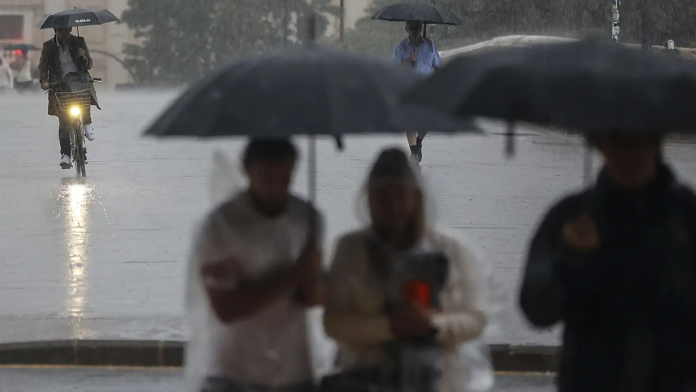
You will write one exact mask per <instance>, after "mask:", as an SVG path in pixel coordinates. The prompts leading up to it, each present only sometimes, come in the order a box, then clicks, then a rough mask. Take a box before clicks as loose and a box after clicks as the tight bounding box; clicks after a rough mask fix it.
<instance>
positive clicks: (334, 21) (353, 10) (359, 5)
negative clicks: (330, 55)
mask: <svg viewBox="0 0 696 392" xmlns="http://www.w3.org/2000/svg"><path fill="white" fill-rule="evenodd" d="M373 1H374V0H343V8H344V11H343V12H344V23H345V29H346V30H350V29H353V28H355V24H356V23H357V21H358V19H360V18H363V17H365V16H367V14H368V10H369V9H370V6H371V5H372V2H373ZM332 3H333V5H335V6H336V7H338V6H339V5H340V4H341V0H332ZM329 22H330V25H329V29H328V34H329V35H330V36H331V37H333V38H338V36H339V35H340V31H341V30H340V29H341V24H340V18H337V17H336V18H331V20H330V21H329Z"/></svg>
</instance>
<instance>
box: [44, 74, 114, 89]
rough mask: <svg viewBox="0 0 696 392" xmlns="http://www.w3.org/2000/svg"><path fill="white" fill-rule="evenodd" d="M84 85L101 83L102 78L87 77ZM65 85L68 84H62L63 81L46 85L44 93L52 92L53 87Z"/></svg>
mask: <svg viewBox="0 0 696 392" xmlns="http://www.w3.org/2000/svg"><path fill="white" fill-rule="evenodd" d="M84 83H90V84H94V83H102V78H93V77H89V78H88V79H86V81H85V82H84ZM66 84H69V83H65V82H63V81H60V82H50V83H49V84H48V90H46V92H51V91H53V89H54V88H55V87H58V86H63V85H66Z"/></svg>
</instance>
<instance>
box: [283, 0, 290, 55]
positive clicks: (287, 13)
mask: <svg viewBox="0 0 696 392" xmlns="http://www.w3.org/2000/svg"><path fill="white" fill-rule="evenodd" d="M288 1H290V0H283V5H284V6H285V9H284V10H283V47H284V48H287V47H288V34H289V29H290V6H289V5H288Z"/></svg>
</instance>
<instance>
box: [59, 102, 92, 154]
mask: <svg viewBox="0 0 696 392" xmlns="http://www.w3.org/2000/svg"><path fill="white" fill-rule="evenodd" d="M74 121H75V119H74V118H72V117H71V116H70V113H67V112H63V111H61V112H60V116H59V117H58V141H59V142H60V153H61V155H67V156H70V129H71V128H72V126H73V123H74ZM82 123H83V124H91V123H92V117H91V115H90V111H89V110H87V111H85V112H84V113H82ZM80 132H83V131H82V130H80Z"/></svg>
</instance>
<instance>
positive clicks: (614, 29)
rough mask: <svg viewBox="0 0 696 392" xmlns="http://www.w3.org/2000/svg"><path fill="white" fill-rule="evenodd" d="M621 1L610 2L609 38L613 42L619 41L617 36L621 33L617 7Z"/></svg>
mask: <svg viewBox="0 0 696 392" xmlns="http://www.w3.org/2000/svg"><path fill="white" fill-rule="evenodd" d="M620 6H621V2H620V1H619V0H613V1H612V4H611V40H612V41H613V42H619V36H620V35H621V27H620V26H619V18H620V15H619V7H620Z"/></svg>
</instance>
